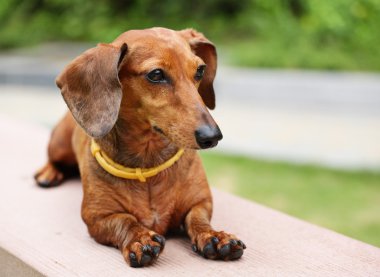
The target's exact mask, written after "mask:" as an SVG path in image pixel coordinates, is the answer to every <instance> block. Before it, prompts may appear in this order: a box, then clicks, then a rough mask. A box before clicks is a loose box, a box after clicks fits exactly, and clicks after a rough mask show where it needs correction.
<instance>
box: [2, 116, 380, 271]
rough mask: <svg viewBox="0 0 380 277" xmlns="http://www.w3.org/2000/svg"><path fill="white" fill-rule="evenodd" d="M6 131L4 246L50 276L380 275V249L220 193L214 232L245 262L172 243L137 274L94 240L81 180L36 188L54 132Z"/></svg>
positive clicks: (11, 127)
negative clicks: (233, 240) (238, 246)
mask: <svg viewBox="0 0 380 277" xmlns="http://www.w3.org/2000/svg"><path fill="white" fill-rule="evenodd" d="M0 127H1V130H2V135H1V136H0V145H2V150H1V159H0V168H1V182H0V247H2V248H3V249H5V250H6V251H8V252H10V253H12V254H13V255H15V256H16V257H17V258H19V259H21V260H22V261H24V262H25V263H26V264H28V265H30V266H31V267H33V268H35V269H36V270H37V271H39V272H41V273H42V274H44V275H48V276H128V274H136V275H141V276H185V275H193V276H236V275H238V276H239V275H240V276H380V249H379V248H376V247H373V246H371V245H368V244H365V243H362V242H359V241H356V240H353V239H350V238H347V237H345V236H342V235H340V234H337V233H334V232H332V231H329V230H326V229H323V228H320V227H317V226H314V225H312V224H309V223H306V222H303V221H301V220H298V219H295V218H293V217H290V216H288V215H285V214H283V213H280V212H277V211H274V210H272V209H269V208H266V207H264V206H261V205H258V204H256V203H253V202H249V201H246V200H243V199H241V198H238V197H235V196H232V195H229V194H227V193H224V192H221V191H218V190H216V189H214V190H213V194H214V202H215V208H214V217H213V225H214V226H215V228H217V229H223V230H225V231H227V232H232V233H235V234H236V235H237V236H238V237H240V238H241V239H242V240H243V241H244V242H245V243H246V244H247V246H248V249H247V250H246V252H245V254H244V256H243V257H242V259H241V260H239V261H234V262H221V261H210V260H204V259H203V258H200V257H199V256H197V255H196V254H194V253H193V252H192V251H191V249H190V242H189V240H188V239H186V238H179V237H172V238H169V239H168V241H167V246H166V248H165V251H164V253H163V254H162V255H161V256H160V258H159V260H158V261H157V263H156V264H154V265H153V266H151V267H149V268H143V269H133V268H130V267H128V266H127V265H126V264H125V262H124V260H123V258H122V256H121V254H120V253H119V251H118V250H116V249H114V248H111V247H105V246H102V245H99V244H97V243H95V242H94V241H93V240H92V239H91V238H90V237H89V235H88V233H87V230H86V226H85V224H84V223H83V222H82V220H81V218H80V205H81V200H82V189H81V185H80V182H79V181H78V180H74V181H70V182H67V183H65V184H64V185H63V186H61V187H58V188H53V189H48V190H45V189H40V188H38V187H37V186H35V185H34V181H33V179H32V174H33V172H34V170H35V169H36V168H38V167H39V166H41V165H43V163H44V162H45V154H44V153H46V143H47V140H48V137H49V132H48V131H47V130H45V129H42V128H40V127H36V126H31V125H30V124H23V123H20V122H16V121H13V120H11V119H9V118H8V119H7V118H5V117H0ZM5 262H6V261H1V262H0V266H1V264H2V263H5ZM14 276H16V275H14Z"/></svg>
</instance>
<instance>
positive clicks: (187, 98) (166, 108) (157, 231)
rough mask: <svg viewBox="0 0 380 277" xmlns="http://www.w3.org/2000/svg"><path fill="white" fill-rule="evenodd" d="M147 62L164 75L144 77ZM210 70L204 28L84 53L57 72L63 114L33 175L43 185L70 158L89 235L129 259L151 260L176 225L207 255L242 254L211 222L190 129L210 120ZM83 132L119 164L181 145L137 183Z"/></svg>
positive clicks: (154, 34) (163, 32) (137, 35)
mask: <svg viewBox="0 0 380 277" xmlns="http://www.w3.org/2000/svg"><path fill="white" fill-rule="evenodd" d="M202 64H206V65H207V69H206V72H205V75H204V77H203V80H202V81H200V82H199V81H197V80H195V79H194V74H195V72H196V69H197V67H198V66H199V65H202ZM155 68H163V69H164V70H165V72H167V75H169V77H170V82H168V83H166V84H152V83H150V82H148V81H147V79H146V77H145V76H146V74H147V72H149V71H150V70H153V69H155ZM215 72H216V51H215V47H214V46H213V44H212V43H211V42H210V41H208V40H207V39H206V38H205V37H204V36H203V35H202V34H200V33H198V32H196V31H194V30H183V31H179V32H176V31H172V30H168V29H164V28H153V29H147V30H133V31H129V32H126V33H124V34H122V35H120V36H119V37H118V38H117V39H116V40H115V41H114V42H113V43H111V44H100V45H98V46H97V47H95V48H93V49H90V50H88V51H86V52H85V53H84V54H82V55H81V56H79V57H78V58H77V59H75V60H74V61H73V62H72V63H71V64H69V65H68V66H67V67H66V69H65V70H64V71H63V73H62V74H61V75H60V76H59V77H58V78H57V84H58V86H59V87H60V88H61V91H62V95H63V97H64V99H65V101H66V103H67V104H68V107H69V109H70V111H71V113H67V115H66V116H65V117H64V118H63V120H61V121H60V122H59V124H58V125H57V126H56V128H55V129H54V131H53V133H52V136H51V140H50V143H49V148H48V157H49V161H48V163H47V164H46V165H45V166H44V167H43V168H42V169H41V170H40V171H38V172H37V174H36V176H35V178H36V180H37V182H38V183H39V184H40V185H42V186H53V185H57V184H59V183H61V182H62V181H63V180H64V179H65V178H66V177H67V174H66V173H65V171H64V170H63V169H62V165H63V167H65V166H67V167H72V166H73V165H78V167H79V171H80V175H81V180H82V183H83V189H84V198H83V203H82V218H83V220H84V222H85V223H86V224H87V227H88V231H89V233H90V235H91V236H92V237H93V238H94V239H95V240H96V241H97V242H99V243H102V244H106V245H112V246H115V247H117V248H119V249H120V250H121V252H122V254H123V256H124V258H125V260H126V261H127V262H128V263H129V264H130V265H131V266H134V267H140V266H146V265H149V264H151V263H152V262H154V261H155V260H156V258H157V257H158V255H159V254H160V253H161V252H162V250H163V248H164V238H163V237H162V236H163V235H164V234H166V233H167V232H168V231H169V230H173V229H178V228H181V226H184V227H185V229H186V231H187V233H188V235H189V236H190V239H191V241H192V244H193V250H195V251H197V252H198V253H199V254H201V255H202V256H204V257H206V258H210V259H223V260H233V259H237V258H240V257H241V256H242V254H243V249H244V248H245V245H244V243H243V242H241V241H240V240H238V239H237V238H236V237H235V236H233V235H230V234H227V233H224V232H217V231H214V230H213V229H212V227H211V226H210V219H211V214H212V198H211V193H210V189H209V186H208V182H207V179H206V175H205V172H204V169H203V166H202V163H201V160H200V158H199V156H198V154H197V152H196V150H197V149H199V146H198V144H197V142H196V140H195V138H194V130H196V129H197V128H198V127H199V126H201V125H208V126H213V127H215V126H217V125H216V123H215V121H214V120H213V118H212V117H211V115H210V114H209V112H208V110H207V107H206V105H207V106H208V107H209V108H214V106H215V97H214V90H213V87H212V82H213V80H214V77H215ZM75 121H76V122H75ZM77 123H78V124H77ZM91 137H93V138H95V139H96V141H97V142H98V144H99V145H100V146H101V148H102V150H103V151H104V152H106V153H107V154H108V156H110V157H111V158H112V159H113V160H114V161H116V162H118V163H120V164H123V165H125V166H127V167H142V168H148V167H154V166H157V165H160V164H162V163H163V162H165V161H166V160H168V159H169V158H170V157H172V156H173V155H174V154H175V153H176V152H177V151H178V149H179V148H180V147H181V148H185V152H184V154H183V156H182V157H181V158H180V159H179V161H177V162H176V163H175V164H174V165H173V166H171V167H170V168H168V169H166V170H164V171H163V172H161V173H159V174H158V175H156V176H154V177H151V178H148V179H147V182H146V183H141V182H139V181H138V180H127V179H122V178H118V177H115V176H113V175H111V174H109V173H108V172H106V171H104V170H103V169H102V168H101V167H100V165H99V164H98V163H97V162H96V160H95V159H94V157H93V156H92V155H91V152H90V142H91ZM57 165H60V166H61V167H59V166H57Z"/></svg>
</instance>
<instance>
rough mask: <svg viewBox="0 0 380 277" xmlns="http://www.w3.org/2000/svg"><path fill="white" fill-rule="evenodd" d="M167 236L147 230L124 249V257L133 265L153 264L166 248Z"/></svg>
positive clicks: (137, 235)
mask: <svg viewBox="0 0 380 277" xmlns="http://www.w3.org/2000/svg"><path fill="white" fill-rule="evenodd" d="M164 247H165V238H164V237H163V236H161V235H158V234H157V233H154V232H153V231H145V232H141V233H138V234H136V235H135V237H134V238H133V239H132V240H131V241H130V242H129V243H128V245H127V246H126V247H125V248H124V249H123V250H122V253H123V256H124V259H125V260H126V261H127V263H128V264H129V265H130V266H131V267H143V266H148V265H150V264H152V263H153V262H154V261H155V260H156V259H157V258H158V256H159V255H160V253H161V252H162V251H163V250H164Z"/></svg>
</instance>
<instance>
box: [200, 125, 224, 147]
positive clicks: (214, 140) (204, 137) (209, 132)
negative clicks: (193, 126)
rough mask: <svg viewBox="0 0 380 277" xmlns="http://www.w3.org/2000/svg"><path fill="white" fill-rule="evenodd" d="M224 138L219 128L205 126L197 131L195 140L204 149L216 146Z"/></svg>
mask: <svg viewBox="0 0 380 277" xmlns="http://www.w3.org/2000/svg"><path fill="white" fill-rule="evenodd" d="M222 138H223V135H222V132H221V131H220V129H219V127H218V126H216V127H211V126H209V125H204V126H202V127H200V128H198V129H197V130H196V131H195V139H196V140H197V143H198V145H199V147H200V148H202V149H206V148H211V147H214V146H216V145H217V144H218V141H219V140H221V139H222Z"/></svg>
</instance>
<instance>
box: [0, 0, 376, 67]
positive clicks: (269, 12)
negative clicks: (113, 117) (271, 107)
mask: <svg viewBox="0 0 380 277" xmlns="http://www.w3.org/2000/svg"><path fill="white" fill-rule="evenodd" d="M0 24H1V26H2V27H1V29H0V47H1V48H10V47H16V46H17V47H18V46H27V45H33V44H36V43H39V42H46V41H63V40H75V41H95V42H98V41H103V42H109V41H112V40H113V39H114V38H115V37H116V36H118V35H119V34H120V33H121V32H123V31H125V30H128V29H133V28H137V29H141V28H145V27H151V26H163V27H169V28H172V29H181V28H187V27H193V28H196V29H199V30H201V31H202V32H204V33H205V34H206V35H207V36H208V37H210V38H211V39H212V40H213V41H215V42H217V43H218V45H219V48H220V49H222V52H223V54H224V55H223V56H224V57H225V60H226V62H228V63H230V64H234V65H241V66H256V67H285V68H317V69H344V70H367V71H368V70H369V71H374V70H376V71H377V70H380V47H379V45H380V33H379V30H380V1H378V0H334V1H331V0H240V1H234V0H202V1H200V0H195V1H176V0H162V1H155V0H140V1H138V0H125V1H112V0H100V1H96V2H94V1H92V0H28V1H22V0H6V1H1V2H0Z"/></svg>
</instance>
